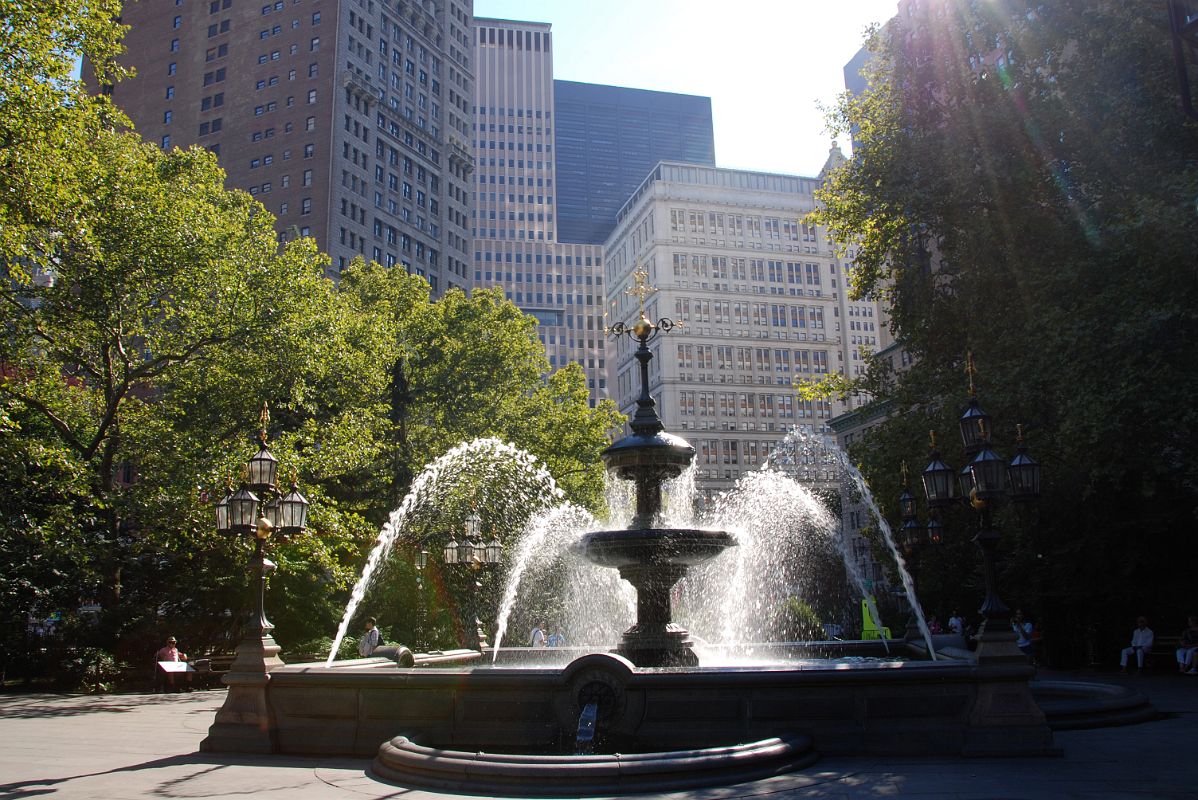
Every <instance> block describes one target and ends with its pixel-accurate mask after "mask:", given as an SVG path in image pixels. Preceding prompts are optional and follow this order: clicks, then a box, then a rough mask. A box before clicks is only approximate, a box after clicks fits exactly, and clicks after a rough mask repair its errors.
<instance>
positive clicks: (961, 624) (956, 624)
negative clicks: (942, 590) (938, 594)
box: [948, 608, 965, 636]
mask: <svg viewBox="0 0 1198 800" xmlns="http://www.w3.org/2000/svg"><path fill="white" fill-rule="evenodd" d="M948 629H949V630H950V631H952V632H953V633H955V634H957V635H958V636H964V635H965V618H964V617H962V616H961V612H960V611H958V610H957V609H955V608H954V609H953V613H952V615H951V616H949V618H948Z"/></svg>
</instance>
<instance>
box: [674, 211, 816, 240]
mask: <svg viewBox="0 0 1198 800" xmlns="http://www.w3.org/2000/svg"><path fill="white" fill-rule="evenodd" d="M670 230H671V231H672V232H674V233H688V232H689V233H709V234H713V235H715V236H724V235H725V231H726V232H727V234H726V235H728V236H733V237H743V236H755V237H758V238H762V237H764V238H767V239H786V240H789V241H792V242H798V241H804V242H814V241H816V235H815V227H814V226H809V225H808V224H807V223H805V222H803V221H801V220H799V219H786V218H781V217H759V216H757V215H755V214H732V213H725V212H722V211H702V210H694V209H683V208H671V209H670Z"/></svg>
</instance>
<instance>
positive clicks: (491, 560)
mask: <svg viewBox="0 0 1198 800" xmlns="http://www.w3.org/2000/svg"><path fill="white" fill-rule="evenodd" d="M502 557H503V545H502V544H501V543H500V541H499V538H498V537H494V536H493V537H492V539H491V541H489V542H486V543H484V542H483V540H482V518H481V517H479V515H478V512H477V511H472V512H470V516H468V517H466V530H465V535H464V538H463V539H462V541H461V542H457V541H455V540H454V539H452V538H451V539H450V540H449V542H448V543H446V545H445V549H444V551H443V552H442V560H443V561H444V563H445V566H447V567H451V568H453V569H455V570H459V571H460V572H461V573H462V574H463V576H464V583H465V584H466V589H467V592H468V594H469V598H468V600H467V603H468V609H469V610H468V612H467V613H468V615H469V617H468V619H467V628H468V632H467V634H466V635H467V640H468V644H469V645H470V647H471V649H472V650H478V651H479V652H480V653H481V652H484V651H485V650H486V649H487V648H488V647H490V645H489V644H487V633H486V631H485V630H484V629H483V623H482V620H481V619H479V616H478V597H479V595H480V594H482V588H483V583H482V578H483V574H484V573H486V572H489V571H491V570H493V569H495V568H496V567H498V566H499V562H500V561H501V560H502ZM471 631H472V633H471Z"/></svg>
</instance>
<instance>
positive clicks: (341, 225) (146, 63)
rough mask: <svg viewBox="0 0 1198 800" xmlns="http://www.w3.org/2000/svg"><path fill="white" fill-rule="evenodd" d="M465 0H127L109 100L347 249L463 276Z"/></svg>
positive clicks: (438, 281) (330, 246)
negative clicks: (128, 71) (123, 73)
mask: <svg viewBox="0 0 1198 800" xmlns="http://www.w3.org/2000/svg"><path fill="white" fill-rule="evenodd" d="M472 13H473V6H472V0H343V2H335V1H334V0H211V1H210V2H201V1H200V0H186V2H184V0H174V2H168V0H158V1H157V2H142V3H128V4H126V6H125V8H124V11H123V14H122V21H123V22H124V23H125V24H126V25H129V26H130V29H129V32H128V34H127V36H126V39H125V44H126V47H127V49H126V53H125V55H124V56H123V58H122V61H123V62H124V63H126V64H127V65H130V66H133V67H135V68H136V70H137V76H136V77H134V78H131V79H129V80H126V81H122V82H121V83H119V84H118V85H117V86H116V87H114V88H113V89H112V98H113V100H114V102H115V103H116V104H117V105H118V106H119V107H120V108H122V109H123V110H124V111H125V112H126V113H127V114H128V115H129V116H130V117H131V118H132V120H133V122H134V124H135V125H136V128H137V130H138V131H139V132H140V133H141V135H142V137H143V138H145V139H146V140H147V141H151V142H154V143H156V144H159V145H160V146H161V147H163V148H164V149H167V148H170V147H185V146H188V145H193V144H198V145H201V146H203V147H206V148H208V149H209V150H211V151H213V152H214V153H216V154H217V155H218V157H219V159H220V163H221V166H222V167H224V169H225V170H226V172H227V173H228V185H229V186H230V187H236V188H241V189H245V190H247V191H249V192H250V193H251V194H253V195H254V196H255V197H256V198H257V199H258V200H260V201H261V202H262V203H263V204H264V205H265V206H266V207H267V209H269V210H270V211H271V213H273V214H275V215H276V216H277V218H278V228H279V235H280V238H282V239H287V238H293V237H296V236H312V237H315V239H316V240H317V243H318V245H319V246H320V248H321V249H322V250H325V251H327V252H328V253H329V255H330V256H331V258H332V265H331V268H330V269H331V272H332V274H333V275H334V276H335V275H336V274H338V273H339V271H340V270H341V269H342V268H344V267H345V266H346V265H347V264H348V263H349V261H350V260H352V259H353V258H354V257H355V256H362V257H364V258H366V259H373V260H375V261H378V262H379V263H381V264H385V265H388V266H400V267H403V268H404V269H407V270H408V271H410V272H413V273H417V274H420V275H423V276H425V277H427V278H428V280H429V282H430V284H431V285H432V287H433V290H434V294H435V295H439V294H441V293H443V292H444V291H445V290H446V289H448V288H449V287H451V286H462V287H465V286H468V284H469V276H470V270H469V259H470V242H469V236H470V233H469V219H470V198H471V192H470V175H471V171H472V169H473V159H472V158H471V154H470V152H469V151H468V150H467V146H466V144H465V143H466V142H468V141H469V140H470V127H469V117H470V113H469V109H470V98H471V97H472V96H473V93H474V77H473V69H472V64H471V59H472V57H473V54H472V52H471V50H472V49H471V47H470V40H469V34H470V21H471V17H472Z"/></svg>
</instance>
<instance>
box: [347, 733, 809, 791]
mask: <svg viewBox="0 0 1198 800" xmlns="http://www.w3.org/2000/svg"><path fill="white" fill-rule="evenodd" d="M816 758H817V754H816V752H815V750H814V748H813V743H812V740H811V737H809V736H787V737H780V738H779V737H775V738H770V739H762V740H761V741H759V742H751V743H749V744H741V745H733V746H729V747H710V748H706V749H703V750H676V751H672V752H664V753H631V754H619V753H616V754H612V755H591V756H568V755H564V756H563V755H555V756H543V755H522V754H515V753H511V754H509V753H483V752H479V753H469V752H466V751H462V750H440V749H436V748H431V747H422V746H420V745H418V744H416V743H414V742H412V741H411V740H410V739H408V738H407V737H404V736H396V737H395V738H394V739H391V740H390V741H387V742H384V743H383V744H382V745H381V746H380V747H379V752H378V755H377V756H376V757H375V759H374V763H373V764H372V765H371V771H372V772H373V773H374V775H375V776H377V777H378V778H380V779H382V780H385V781H388V782H393V783H397V784H400V785H402V786H409V787H420V788H424V789H441V790H450V791H458V792H468V793H473V794H478V793H494V794H501V795H502V794H512V795H519V796H538V797H554V796H580V795H603V794H620V793H623V794H631V793H641V792H652V791H669V790H676V789H693V788H698V787H703V786H722V785H730V784H735V783H743V782H745V781H750V780H759V779H761V778H768V777H772V776H774V775H780V774H782V773H785V772H791V771H793V770H797V769H803V768H804V767H808V766H811V765H812V764H813V763H815V760H816Z"/></svg>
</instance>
